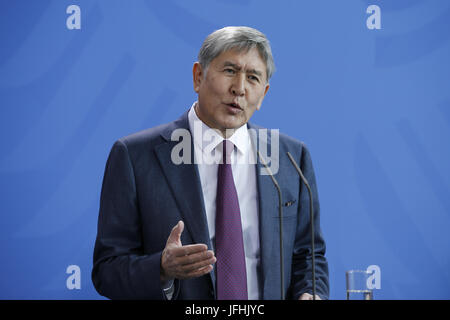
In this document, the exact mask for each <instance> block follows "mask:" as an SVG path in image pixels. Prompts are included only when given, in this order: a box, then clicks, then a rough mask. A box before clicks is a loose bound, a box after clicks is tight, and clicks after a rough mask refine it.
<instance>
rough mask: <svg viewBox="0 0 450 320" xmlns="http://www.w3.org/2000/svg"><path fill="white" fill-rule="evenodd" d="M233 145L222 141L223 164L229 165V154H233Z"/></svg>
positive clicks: (227, 141) (228, 141)
mask: <svg viewBox="0 0 450 320" xmlns="http://www.w3.org/2000/svg"><path fill="white" fill-rule="evenodd" d="M233 149H234V144H233V142H231V141H230V140H223V163H226V164H231V153H232V152H233Z"/></svg>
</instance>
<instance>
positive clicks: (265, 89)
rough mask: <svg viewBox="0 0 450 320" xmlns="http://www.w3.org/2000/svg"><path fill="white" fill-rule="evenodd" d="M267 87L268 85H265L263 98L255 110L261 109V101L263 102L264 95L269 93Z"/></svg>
mask: <svg viewBox="0 0 450 320" xmlns="http://www.w3.org/2000/svg"><path fill="white" fill-rule="evenodd" d="M269 87H270V85H269V84H268V83H267V84H266V87H265V88H264V96H263V97H262V98H261V102H260V103H259V105H258V106H257V107H256V110H259V109H261V105H262V102H263V100H264V97H265V96H266V94H267V91H269Z"/></svg>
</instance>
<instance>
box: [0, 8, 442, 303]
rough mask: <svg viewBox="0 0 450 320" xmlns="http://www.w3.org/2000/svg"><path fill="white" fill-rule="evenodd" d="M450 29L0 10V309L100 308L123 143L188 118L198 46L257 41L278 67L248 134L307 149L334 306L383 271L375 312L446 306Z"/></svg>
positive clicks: (151, 11) (245, 11) (241, 12)
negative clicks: (74, 284)
mask: <svg viewBox="0 0 450 320" xmlns="http://www.w3.org/2000/svg"><path fill="white" fill-rule="evenodd" d="M73 4H74V5H77V6H79V8H80V9H81V25H80V26H81V29H73V30H72V29H69V28H68V27H67V24H66V22H67V19H68V18H69V20H70V16H71V13H66V9H67V8H68V7H69V6H70V5H73ZM374 4H375V5H378V6H379V7H380V9H381V29H369V28H368V27H367V24H366V21H367V19H368V18H369V17H370V16H371V13H367V12H366V10H367V8H368V7H369V6H370V5H374ZM449 17H450V3H449V2H448V1H446V0H440V1H438V0H427V1H425V0H414V1H413V0H397V1H388V0H385V1H381V0H354V1H335V0H328V1H326V0H322V1H316V0H308V1H293V0H292V1H269V0H265V1H256V0H253V1H251V0H246V1H244V0H240V1H238V0H235V1H225V0H213V1H210V0H202V1H200V0H198V1H181V0H178V1H175V0H170V1H167V0H166V1H150V0H132V1H120V0H116V1H113V0H111V1H106V0H105V1H100V0H86V1H77V0H70V1H69V0H58V1H56V0H55V1H50V0H40V1H24V0H20V1H18V0H14V1H13V0H11V1H8V0H0V143H1V150H2V151H1V152H0V195H1V196H0V197H1V198H0V199H1V201H0V213H1V223H0V239H1V242H0V243H1V252H2V259H1V261H2V262H1V263H0V298H2V299H11V298H14V299H100V298H102V297H100V296H99V295H98V294H97V293H96V291H95V289H94V288H93V285H92V283H91V279H90V272H91V268H92V251H93V246H94V241H95V235H96V227H97V215H98V208H99V194H100V190H101V182H102V177H103V171H104V167H105V162H106V158H107V155H108V153H109V150H110V148H111V146H112V144H113V142H114V141H115V140H116V139H118V138H119V137H121V136H124V135H127V134H130V133H133V132H136V131H138V130H141V129H144V128H148V127H152V126H155V125H158V124H161V123H165V122H168V121H171V120H174V119H176V118H178V117H179V115H181V113H182V112H184V111H185V110H187V108H189V107H190V105H191V104H192V102H193V101H195V99H196V95H195V93H194V91H193V88H192V64H193V63H194V62H195V61H196V57H197V53H198V49H199V47H200V46H201V43H202V41H203V39H204V38H205V37H206V36H207V35H208V34H209V33H210V32H212V31H213V30H215V29H218V28H221V27H223V26H227V25H248V26H252V27H255V28H258V29H260V30H261V31H263V32H264V33H265V34H266V35H267V36H268V38H269V39H270V40H271V43H272V49H273V53H274V58H275V63H276V66H277V71H276V73H275V75H274V77H273V78H272V80H271V88H270V90H269V93H268V95H267V96H266V99H265V101H264V103H263V106H262V108H261V110H260V111H258V112H256V113H255V115H254V117H253V119H252V121H253V122H254V123H257V124H260V125H262V126H265V127H270V128H279V129H280V130H281V131H282V132H284V133H287V134H289V135H291V136H293V137H295V138H297V139H300V140H303V141H305V143H306V144H307V145H308V146H309V148H310V151H311V154H312V157H313V160H314V165H315V169H316V175H317V180H318V185H319V194H320V200H321V212H322V227H323V231H324V235H325V238H326V240H327V245H328V248H327V249H328V251H327V257H328V259H329V265H330V284H331V298H332V299H344V298H345V271H346V270H348V269H365V268H367V267H368V266H369V265H373V264H375V265H378V266H379V267H380V269H381V289H379V290H376V291H375V293H374V297H375V299H377V298H382V299H450V236H449V232H448V230H449V228H450V192H449V190H450V143H449V141H450V92H449V88H450V87H449V83H450V59H449V57H450V41H449V40H450V19H449ZM70 265H77V266H79V267H80V270H81V288H79V289H72V290H70V289H68V287H67V285H66V280H67V278H68V277H69V276H70V275H69V274H67V273H66V269H67V267H68V266H70Z"/></svg>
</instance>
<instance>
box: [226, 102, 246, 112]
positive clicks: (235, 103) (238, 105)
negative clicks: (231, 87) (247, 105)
mask: <svg viewBox="0 0 450 320" xmlns="http://www.w3.org/2000/svg"><path fill="white" fill-rule="evenodd" d="M226 105H227V106H229V107H231V108H233V109H236V111H238V110H243V109H242V107H241V106H240V104H239V103H237V102H231V103H226Z"/></svg>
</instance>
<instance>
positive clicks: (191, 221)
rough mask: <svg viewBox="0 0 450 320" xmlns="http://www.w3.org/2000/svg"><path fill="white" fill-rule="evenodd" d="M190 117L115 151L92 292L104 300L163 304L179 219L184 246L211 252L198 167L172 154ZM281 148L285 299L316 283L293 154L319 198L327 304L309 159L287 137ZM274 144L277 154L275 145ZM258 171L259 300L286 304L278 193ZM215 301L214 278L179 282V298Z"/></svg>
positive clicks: (303, 192) (304, 195) (305, 203)
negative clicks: (163, 273)
mask: <svg viewBox="0 0 450 320" xmlns="http://www.w3.org/2000/svg"><path fill="white" fill-rule="evenodd" d="M187 114H188V113H187V112H186V113H184V114H183V116H182V117H181V118H180V119H178V120H176V121H174V122H171V123H169V124H166V125H162V126H158V127H155V128H151V129H147V130H144V131H141V132H138V133H135V134H133V135H130V136H127V137H124V138H122V139H120V140H118V141H117V142H116V143H115V144H114V146H113V147H112V150H111V152H110V155H109V158H108V161H107V164H106V169H105V175H104V179H103V186H102V193H101V200H100V212H99V220H98V233H97V239H96V243H95V249H94V267H93V270H92V280H93V283H94V286H95V288H96V289H97V291H98V292H99V293H100V294H101V295H104V296H106V297H108V298H111V299H165V295H164V293H163V290H162V288H161V282H160V261H161V253H162V250H163V249H164V247H165V244H166V241H167V238H168V236H169V234H170V232H171V230H172V228H173V227H174V226H175V224H176V223H177V222H178V221H179V220H183V221H184V223H185V230H184V232H183V233H182V236H181V241H182V243H183V245H186V244H193V243H205V244H207V245H208V246H209V248H210V249H211V248H212V246H211V243H210V239H209V232H208V224H207V221H206V214H205V208H204V202H203V195H202V191H201V185H200V179H199V175H198V170H197V166H196V165H194V164H180V165H176V164H174V163H173V162H172V161H171V151H172V148H173V147H174V146H175V145H176V144H178V143H179V142H178V141H171V138H170V137H171V133H172V131H173V130H175V129H178V128H184V129H186V130H189V123H188V116H187ZM248 126H249V128H250V129H257V128H259V127H257V126H254V125H251V124H248ZM256 139H257V137H256ZM279 141H280V143H279V170H278V173H277V174H276V175H275V177H276V179H277V180H278V183H279V185H280V187H281V189H282V196H283V200H282V203H283V217H284V219H283V242H284V268H285V270H284V273H285V279H284V282H285V288H286V289H285V290H286V298H291V299H297V298H298V297H299V296H300V295H301V294H302V293H304V292H311V278H312V277H311V250H310V228H309V221H310V219H309V197H308V192H307V189H306V187H305V186H304V185H303V184H302V183H300V179H299V177H298V174H297V172H296V171H295V169H294V168H293V166H292V164H291V163H290V162H289V159H288V157H287V156H286V152H287V151H289V152H290V153H291V154H292V156H293V157H294V159H296V160H297V162H298V164H299V166H300V168H301V169H302V171H303V174H304V175H305V177H306V179H307V180H308V181H309V183H310V186H311V189H312V192H313V196H314V210H315V251H316V252H315V255H316V256H315V257H316V290H317V293H318V294H319V295H320V296H321V297H322V298H328V292H329V289H328V264H327V261H326V258H325V242H324V239H323V236H322V232H321V230H320V215H319V200H318V194H317V187H316V180H315V177H314V170H313V166H312V162H311V158H310V155H309V152H308V150H307V148H306V147H305V145H304V144H303V143H302V142H300V141H297V140H294V139H292V138H290V137H288V136H285V135H282V134H280V139H279ZM268 142H269V143H268V144H269V146H268V150H271V149H270V148H271V146H270V139H268ZM191 143H192V142H191ZM192 150H193V148H192ZM192 153H193V152H192ZM192 157H193V156H192ZM255 169H256V170H258V171H257V174H256V177H257V188H258V196H259V219H260V230H259V232H260V252H261V256H260V258H261V265H260V270H261V279H260V281H261V282H260V283H261V286H260V287H261V297H262V298H263V299H280V263H279V261H280V249H279V247H280V246H279V220H278V194H277V191H276V189H275V187H274V185H273V182H272V181H271V179H270V176H268V175H261V174H259V172H260V170H265V169H264V167H263V166H262V164H260V163H259V162H258V164H256V165H255ZM214 298H215V275H214V272H211V273H210V274H208V275H205V276H202V277H199V278H195V279H189V280H175V293H174V296H173V299H214Z"/></svg>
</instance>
